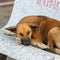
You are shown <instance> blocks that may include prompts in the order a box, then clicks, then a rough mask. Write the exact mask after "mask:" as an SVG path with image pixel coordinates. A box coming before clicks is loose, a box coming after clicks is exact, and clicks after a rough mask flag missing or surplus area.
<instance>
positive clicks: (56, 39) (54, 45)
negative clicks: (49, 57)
mask: <svg viewBox="0 0 60 60" xmlns="http://www.w3.org/2000/svg"><path fill="white" fill-rule="evenodd" d="M48 46H49V50H50V51H52V52H55V53H57V54H60V27H54V28H52V29H51V30H50V31H49V32H48Z"/></svg>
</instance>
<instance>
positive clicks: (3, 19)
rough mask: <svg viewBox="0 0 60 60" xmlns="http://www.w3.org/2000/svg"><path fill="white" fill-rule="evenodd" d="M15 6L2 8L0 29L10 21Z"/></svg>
mask: <svg viewBox="0 0 60 60" xmlns="http://www.w3.org/2000/svg"><path fill="white" fill-rule="evenodd" d="M12 8H13V5H11V6H3V7H0V28H1V27H3V26H4V25H5V24H6V23H7V22H8V20H9V18H10V15H11V12H12Z"/></svg>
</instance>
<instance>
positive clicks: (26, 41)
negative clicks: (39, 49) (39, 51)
mask: <svg viewBox="0 0 60 60" xmlns="http://www.w3.org/2000/svg"><path fill="white" fill-rule="evenodd" d="M21 42H22V44H23V45H26V46H29V45H30V44H31V41H30V39H26V40H21Z"/></svg>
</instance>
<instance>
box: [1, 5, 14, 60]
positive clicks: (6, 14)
mask: <svg viewBox="0 0 60 60" xmlns="http://www.w3.org/2000/svg"><path fill="white" fill-rule="evenodd" d="M12 9H13V5H9V6H2V7H0V28H2V27H3V26H5V25H6V24H7V22H8V20H9V18H10V15H11V12H12ZM7 60H14V59H12V58H10V57H7Z"/></svg>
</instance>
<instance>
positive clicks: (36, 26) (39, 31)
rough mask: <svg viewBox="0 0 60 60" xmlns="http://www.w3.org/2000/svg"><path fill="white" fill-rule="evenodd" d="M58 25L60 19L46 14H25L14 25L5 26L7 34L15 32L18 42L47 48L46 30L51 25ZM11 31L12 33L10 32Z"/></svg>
mask: <svg viewBox="0 0 60 60" xmlns="http://www.w3.org/2000/svg"><path fill="white" fill-rule="evenodd" d="M56 26H58V27H60V21H57V20H56V19H53V18H49V17H46V16H27V17H24V18H22V19H21V21H20V22H19V23H18V24H17V25H16V26H14V27H9V28H6V30H10V31H11V32H9V33H8V34H12V35H13V34H16V41H17V43H18V44H21V43H22V44H24V45H30V44H32V45H33V46H37V47H39V48H41V49H45V48H49V47H48V46H46V45H45V44H47V43H48V40H47V36H48V31H49V30H50V29H51V28H53V27H56ZM12 32H13V33H12Z"/></svg>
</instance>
